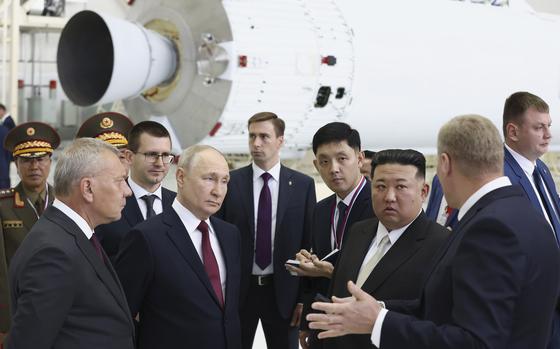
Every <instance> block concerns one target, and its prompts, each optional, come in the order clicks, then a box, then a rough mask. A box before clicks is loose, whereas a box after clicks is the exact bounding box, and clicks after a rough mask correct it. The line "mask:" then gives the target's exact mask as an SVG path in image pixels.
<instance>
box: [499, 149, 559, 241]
mask: <svg viewBox="0 0 560 349" xmlns="http://www.w3.org/2000/svg"><path fill="white" fill-rule="evenodd" d="M537 169H538V171H539V173H540V175H541V177H542V178H543V181H544V184H545V186H546V189H547V190H548V193H549V194H550V197H551V199H552V204H553V205H554V208H555V209H556V212H558V214H560V197H559V196H558V192H557V191H556V185H555V184H554V179H553V178H552V175H551V174H550V171H549V170H548V167H547V166H546V164H545V163H544V162H542V161H541V160H540V159H537ZM504 174H505V175H506V176H508V177H509V180H510V181H511V183H512V184H514V185H520V186H521V187H522V188H523V191H524V192H525V196H527V198H528V199H529V201H531V204H532V205H533V207H534V208H535V209H536V210H537V212H538V213H539V214H540V215H542V216H543V217H544V212H543V210H542V208H541V204H540V203H539V199H538V198H537V195H538V193H535V190H534V189H533V186H532V185H531V182H529V179H528V178H527V176H526V175H525V172H523V169H522V168H521V166H519V164H518V163H517V161H515V159H514V157H513V155H511V153H510V152H509V150H507V149H506V148H505V147H504ZM557 234H560V232H557Z"/></svg>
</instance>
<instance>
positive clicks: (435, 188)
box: [426, 175, 459, 228]
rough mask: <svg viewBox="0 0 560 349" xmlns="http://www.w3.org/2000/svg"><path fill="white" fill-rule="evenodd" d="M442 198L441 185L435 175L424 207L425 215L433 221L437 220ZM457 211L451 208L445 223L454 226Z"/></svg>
mask: <svg viewBox="0 0 560 349" xmlns="http://www.w3.org/2000/svg"><path fill="white" fill-rule="evenodd" d="M442 199H443V188H442V187H441V183H440V182H439V178H438V176H437V175H435V176H434V179H433V180H432V188H431V190H430V197H429V199H428V207H426V216H428V218H430V219H431V220H433V221H434V222H436V221H437V218H438V213H439V208H440V206H441V200H442ZM458 213H459V211H458V210H457V209H453V210H452V211H451V213H450V214H449V217H447V222H446V224H445V225H446V226H449V227H451V228H455V226H456V225H457V214H458Z"/></svg>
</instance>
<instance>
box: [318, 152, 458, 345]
mask: <svg viewBox="0 0 560 349" xmlns="http://www.w3.org/2000/svg"><path fill="white" fill-rule="evenodd" d="M372 172H373V179H372V188H373V189H372V201H373V210H374V211H375V215H376V216H377V218H370V219H366V220H364V221H361V222H357V223H356V224H354V225H353V226H352V228H351V229H350V233H349V234H348V238H347V240H346V242H345V244H346V245H345V246H344V248H343V249H342V252H341V254H340V257H339V259H338V263H337V265H336V267H335V270H334V273H333V279H332V282H331V291H330V294H331V295H335V296H337V297H347V296H349V293H348V290H347V282H348V280H352V281H354V282H356V284H357V285H358V287H361V289H362V290H363V291H364V292H367V293H369V294H371V295H373V296H375V297H376V298H379V299H416V298H418V297H419V296H420V291H421V290H422V285H423V281H424V278H425V277H426V275H427V273H428V271H430V270H431V269H430V268H431V264H432V260H433V259H434V256H435V254H436V252H437V251H438V250H439V248H440V247H441V246H442V245H443V243H444V242H445V241H446V240H447V238H448V236H449V231H448V230H447V229H445V228H444V227H443V226H441V225H439V224H437V223H435V222H433V221H431V220H429V219H428V218H427V217H426V215H425V214H424V212H423V211H422V204H423V203H424V200H425V199H426V196H427V193H428V185H427V184H426V182H425V173H426V159H425V158H424V155H422V154H421V153H419V152H417V151H415V150H410V149H408V150H401V149H390V150H382V151H380V152H378V153H377V155H376V157H375V159H374V161H373V163H372ZM323 346H324V348H332V349H334V348H341V349H342V348H370V347H371V340H370V338H369V336H368V335H347V336H344V337H341V338H333V339H330V340H326V341H325V343H324V345H323Z"/></svg>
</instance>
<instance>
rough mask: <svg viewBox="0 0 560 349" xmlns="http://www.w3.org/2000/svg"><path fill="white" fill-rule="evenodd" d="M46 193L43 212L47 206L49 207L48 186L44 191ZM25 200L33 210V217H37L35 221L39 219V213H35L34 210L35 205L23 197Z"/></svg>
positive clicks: (35, 210)
mask: <svg viewBox="0 0 560 349" xmlns="http://www.w3.org/2000/svg"><path fill="white" fill-rule="evenodd" d="M45 190H46V191H47V192H46V193H45V207H43V212H45V210H46V209H47V206H48V205H49V186H48V185H47V188H46V189H45ZM25 199H26V200H27V203H28V204H29V206H31V208H32V209H33V212H35V215H36V216H37V219H39V212H37V209H36V208H35V204H34V203H32V202H31V200H29V198H28V197H27V195H26V197H25Z"/></svg>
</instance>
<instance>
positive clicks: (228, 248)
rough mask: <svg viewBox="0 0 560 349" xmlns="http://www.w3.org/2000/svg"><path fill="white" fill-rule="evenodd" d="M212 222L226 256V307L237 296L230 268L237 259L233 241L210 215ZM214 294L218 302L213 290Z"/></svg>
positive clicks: (223, 253) (223, 254)
mask: <svg viewBox="0 0 560 349" xmlns="http://www.w3.org/2000/svg"><path fill="white" fill-rule="evenodd" d="M210 222H211V223H212V227H213V228H214V232H215V233H216V237H217V238H218V242H219V243H220V249H221V250H222V256H223V257H224V261H225V264H226V290H225V291H226V292H225V294H224V309H225V307H227V305H228V300H229V299H232V297H234V296H235V293H234V289H233V287H230V285H231V283H232V282H233V280H232V278H231V277H229V276H230V275H233V272H232V271H231V269H230V268H231V266H232V265H233V264H234V263H235V261H234V260H233V250H232V246H233V242H232V241H229V240H228V236H227V234H224V232H223V231H222V229H221V225H220V223H218V222H217V220H216V219H215V218H214V217H210ZM212 295H213V296H214V299H215V300H216V302H218V299H216V297H215V295H216V294H215V292H213V291H212ZM218 304H219V303H218Z"/></svg>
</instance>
